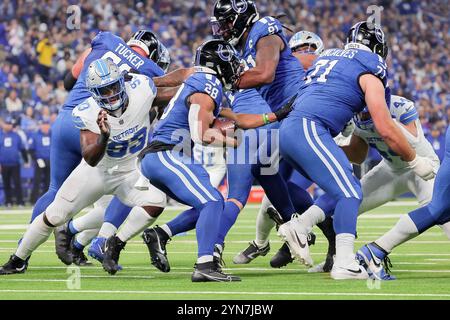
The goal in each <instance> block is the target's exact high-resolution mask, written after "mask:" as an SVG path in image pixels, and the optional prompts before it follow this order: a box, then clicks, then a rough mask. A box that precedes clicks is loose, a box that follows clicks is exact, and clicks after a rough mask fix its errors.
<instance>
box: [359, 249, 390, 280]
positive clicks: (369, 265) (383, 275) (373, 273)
mask: <svg viewBox="0 0 450 320" xmlns="http://www.w3.org/2000/svg"><path fill="white" fill-rule="evenodd" d="M356 259H357V260H358V261H359V263H360V264H361V266H363V267H364V268H365V269H366V270H367V273H368V274H369V276H370V278H372V279H375V280H395V279H396V277H395V276H393V275H391V274H389V267H392V264H391V262H390V260H389V258H388V256H387V252H386V251H384V250H383V249H382V248H381V247H379V246H378V245H377V244H376V243H374V242H372V243H369V244H366V245H365V246H363V247H361V248H360V249H359V250H358V251H357V253H356Z"/></svg>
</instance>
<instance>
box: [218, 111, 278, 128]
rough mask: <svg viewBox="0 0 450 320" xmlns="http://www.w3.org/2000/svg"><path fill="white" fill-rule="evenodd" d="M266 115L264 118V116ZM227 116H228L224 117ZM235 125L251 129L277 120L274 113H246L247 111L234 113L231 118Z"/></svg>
mask: <svg viewBox="0 0 450 320" xmlns="http://www.w3.org/2000/svg"><path fill="white" fill-rule="evenodd" d="M265 117H266V118H265ZM226 118H228V117H226ZM228 119H230V120H234V122H235V123H236V126H237V127H239V128H241V129H253V128H258V127H261V126H264V125H266V124H267V123H272V122H276V121H277V117H276V116H275V114H274V113H267V114H265V115H263V114H247V113H235V114H234V116H233V118H228Z"/></svg>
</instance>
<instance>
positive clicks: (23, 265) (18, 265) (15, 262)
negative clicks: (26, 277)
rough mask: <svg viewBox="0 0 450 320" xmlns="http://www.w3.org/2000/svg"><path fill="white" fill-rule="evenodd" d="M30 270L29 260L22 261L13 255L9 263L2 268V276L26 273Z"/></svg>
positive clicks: (0, 269)
mask: <svg viewBox="0 0 450 320" xmlns="http://www.w3.org/2000/svg"><path fill="white" fill-rule="evenodd" d="M27 268H28V259H27V260H22V259H20V258H19V257H18V256H16V255H15V254H13V255H12V256H11V257H10V258H9V260H8V262H7V263H5V264H4V265H3V266H1V267H0V275H7V274H16V273H24V272H25V271H26V270H27Z"/></svg>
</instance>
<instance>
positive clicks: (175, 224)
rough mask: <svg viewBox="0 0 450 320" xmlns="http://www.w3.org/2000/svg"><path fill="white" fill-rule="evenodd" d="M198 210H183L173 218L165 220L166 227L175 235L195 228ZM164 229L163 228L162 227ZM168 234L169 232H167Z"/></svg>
mask: <svg viewBox="0 0 450 320" xmlns="http://www.w3.org/2000/svg"><path fill="white" fill-rule="evenodd" d="M199 215H200V211H198V210H197V209H195V208H192V209H189V210H186V211H183V212H182V213H180V214H179V215H177V216H176V217H175V218H173V219H172V220H170V221H169V222H167V224H166V225H167V227H168V229H170V233H171V235H176V234H179V233H182V232H186V231H190V230H193V229H195V225H196V224H197V220H198V218H199ZM163 230H164V231H166V230H165V229H163ZM167 234H169V232H167Z"/></svg>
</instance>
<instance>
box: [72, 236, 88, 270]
mask: <svg viewBox="0 0 450 320" xmlns="http://www.w3.org/2000/svg"><path fill="white" fill-rule="evenodd" d="M70 251H71V253H72V257H73V263H74V264H75V265H77V266H80V267H84V266H91V265H92V262H90V261H89V260H88V258H87V257H86V255H85V254H84V252H83V249H79V248H77V247H75V246H74V245H73V241H72V244H71V246H70Z"/></svg>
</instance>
